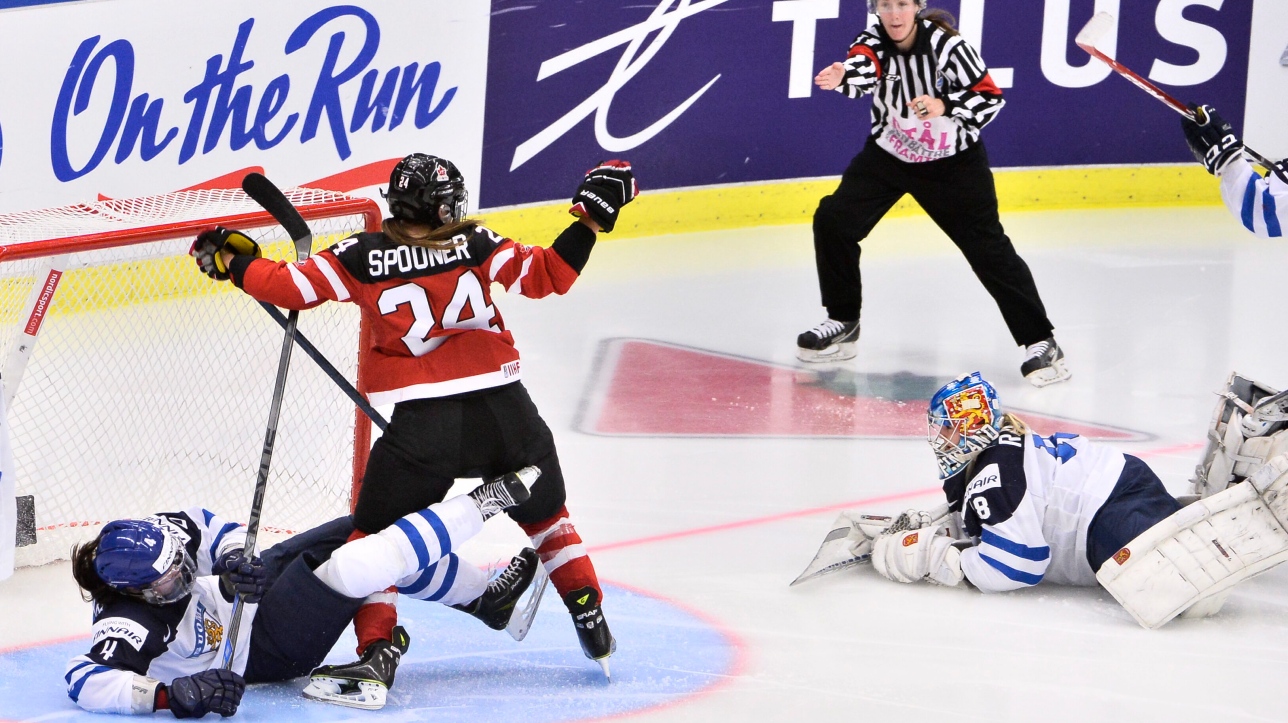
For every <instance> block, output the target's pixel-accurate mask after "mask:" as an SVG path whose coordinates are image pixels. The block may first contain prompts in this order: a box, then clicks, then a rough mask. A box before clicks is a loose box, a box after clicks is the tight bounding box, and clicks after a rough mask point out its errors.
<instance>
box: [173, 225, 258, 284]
mask: <svg viewBox="0 0 1288 723" xmlns="http://www.w3.org/2000/svg"><path fill="white" fill-rule="evenodd" d="M224 250H227V251H231V252H233V253H234V254H235V255H237V256H254V257H255V258H257V259H258V258H262V257H263V256H264V252H263V251H261V250H260V248H259V244H257V243H255V241H254V240H253V239H251V237H249V236H247V235H246V234H244V233H242V232H241V231H234V230H232V229H227V228H223V227H222V226H216V227H214V228H210V229H206V230H205V231H202V232H201V233H200V234H198V235H197V239H196V240H195V241H193V242H192V248H190V249H188V255H189V256H192V258H194V259H196V260H197V268H199V269H201V273H203V274H205V275H206V276H209V277H210V278H212V279H214V280H215V281H227V280H228V278H229V277H228V269H227V268H226V267H225V266H224V262H223V260H222V259H220V257H219V252H220V251H224Z"/></svg>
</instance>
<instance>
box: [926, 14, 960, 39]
mask: <svg viewBox="0 0 1288 723" xmlns="http://www.w3.org/2000/svg"><path fill="white" fill-rule="evenodd" d="M917 17H919V18H920V19H922V20H929V21H930V22H932V23H934V24H935V25H938V26H939V29H940V30H942V31H944V32H945V33H947V34H948V35H960V34H961V33H958V32H957V28H956V27H955V26H956V25H957V18H954V17H953V14H952V13H950V12H948V11H947V10H944V9H943V8H929V9H926V10H922V11H921V13H920V14H919V15H918V16H917Z"/></svg>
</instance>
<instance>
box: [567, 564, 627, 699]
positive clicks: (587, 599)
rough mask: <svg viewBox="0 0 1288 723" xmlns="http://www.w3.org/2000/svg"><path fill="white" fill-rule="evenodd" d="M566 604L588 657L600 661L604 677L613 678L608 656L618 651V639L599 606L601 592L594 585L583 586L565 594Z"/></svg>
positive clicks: (583, 650)
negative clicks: (614, 636) (615, 637)
mask: <svg viewBox="0 0 1288 723" xmlns="http://www.w3.org/2000/svg"><path fill="white" fill-rule="evenodd" d="M564 604H565V605H567V606H568V612H570V613H572V624H573V625H575V626H576V627H577V639H578V640H580V641H581V651H582V652H583V653H585V654H586V657H587V658H590V659H591V660H593V661H595V662H597V663H599V666H600V667H601V668H603V669H604V677H606V678H611V677H613V676H612V673H610V672H609V670H608V656H610V655H612V654H613V653H615V652H617V641H616V640H614V639H613V634H612V633H611V632H609V630H608V623H607V622H605V621H604V611H603V609H601V608H600V606H599V593H598V592H596V591H595V588H593V587H583V588H580V589H577V590H573V591H572V592H570V593H568V594H567V595H564Z"/></svg>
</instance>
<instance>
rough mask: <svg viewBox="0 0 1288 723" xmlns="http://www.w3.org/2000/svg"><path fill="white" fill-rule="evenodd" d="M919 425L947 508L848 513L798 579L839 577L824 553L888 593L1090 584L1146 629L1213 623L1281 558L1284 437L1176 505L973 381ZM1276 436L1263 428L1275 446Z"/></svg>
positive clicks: (1110, 453)
mask: <svg viewBox="0 0 1288 723" xmlns="http://www.w3.org/2000/svg"><path fill="white" fill-rule="evenodd" d="M1218 416H1220V415H1219V414H1218ZM927 418H928V422H929V440H930V444H931V447H932V448H933V449H934V453H935V457H936V460H937V461H938V463H939V468H940V479H942V480H943V486H944V493H945V496H946V497H947V501H948V505H947V506H946V507H945V508H942V509H940V510H937V511H932V512H918V511H915V510H911V511H909V512H907V513H904V514H903V515H901V516H900V517H899V518H898V519H896V520H890V519H889V518H875V517H871V516H853V515H843V516H842V519H841V520H838V525H837V527H838V529H837V530H834V531H833V533H832V534H830V535H829V536H828V541H825V543H824V548H823V549H822V550H820V556H819V558H816V561H815V563H813V564H812V565H811V568H810V569H807V570H806V573H804V574H802V576H801V578H798V581H800V580H803V579H808V578H809V577H811V576H816V575H818V574H822V573H823V572H824V571H830V569H837V568H839V567H844V566H846V560H844V559H841V557H840V556H833V557H832V558H831V559H827V554H828V553H827V552H826V551H827V549H828V547H829V545H831V546H832V547H833V549H834V550H835V549H842V548H843V549H845V550H846V551H847V552H848V553H849V557H848V561H849V562H850V564H853V563H857V562H860V561H862V560H861V559H860V558H861V557H862V556H863V555H865V554H866V555H870V559H871V561H872V563H873V566H874V567H875V568H876V570H877V572H879V573H880V574H881V575H883V576H884V577H887V578H889V579H891V580H894V581H896V582H904V583H912V582H919V581H922V580H928V581H930V582H934V583H938V584H940V585H948V586H955V585H958V584H961V583H963V582H965V583H967V584H969V585H970V586H973V587H975V588H978V589H979V590H981V591H984V592H1003V591H1007V590H1016V589H1020V588H1025V587H1031V586H1033V585H1037V584H1039V583H1042V582H1053V583H1057V584H1065V585H1088V586H1089V585H1095V584H1097V583H1099V584H1101V585H1103V586H1104V587H1105V588H1106V589H1108V590H1109V591H1110V592H1111V593H1112V594H1113V595H1114V596H1115V597H1116V598H1117V599H1118V600H1119V602H1120V603H1122V604H1123V606H1124V607H1125V608H1126V609H1127V610H1128V612H1130V613H1131V614H1132V616H1133V617H1135V618H1136V620H1137V621H1138V622H1140V623H1141V624H1142V625H1144V626H1145V627H1150V628H1153V627H1158V626H1160V625H1162V624H1164V623H1166V622H1167V621H1169V620H1171V619H1172V618H1173V617H1175V616H1176V615H1178V614H1181V613H1184V612H1186V611H1189V614H1190V615H1193V616H1197V615H1206V614H1212V613H1214V612H1216V611H1217V610H1219V608H1220V605H1221V603H1222V602H1223V601H1224V593H1225V592H1226V591H1227V590H1228V589H1229V587H1230V586H1232V585H1234V584H1235V583H1237V582H1239V581H1240V580H1243V579H1246V578H1248V577H1251V576H1252V575H1254V574H1257V573H1259V572H1263V571H1264V570H1267V569H1269V568H1270V567H1273V566H1274V565H1276V564H1278V563H1279V562H1283V561H1284V560H1285V559H1288V526H1285V524H1284V523H1283V522H1282V521H1283V520H1288V495H1285V494H1284V491H1285V489H1288V454H1283V452H1285V451H1288V432H1285V433H1284V434H1283V435H1282V436H1283V439H1280V440H1279V441H1280V442H1282V443H1283V444H1282V445H1280V446H1282V447H1285V448H1286V449H1283V450H1279V448H1278V447H1274V448H1273V449H1272V448H1271V447H1269V446H1268V447H1266V450H1263V451H1270V452H1274V451H1278V454H1277V456H1274V457H1273V458H1267V457H1263V458H1258V459H1257V460H1256V462H1259V464H1253V463H1252V458H1251V457H1247V456H1243V457H1241V458H1242V459H1243V460H1244V461H1245V462H1246V463H1247V464H1245V465H1244V469H1243V470H1242V471H1243V472H1244V473H1245V474H1247V475H1248V477H1247V478H1238V479H1235V478H1234V477H1230V478H1229V479H1226V477H1222V478H1221V479H1220V480H1218V481H1216V482H1214V483H1213V484H1212V485H1210V486H1208V487H1206V488H1204V489H1201V490H1199V491H1200V495H1195V496H1194V497H1201V499H1197V500H1196V499H1193V498H1191V499H1190V500H1187V501H1189V502H1191V503H1192V504H1190V505H1188V506H1185V507H1182V504H1181V502H1180V501H1178V500H1177V499H1175V498H1173V497H1172V495H1171V494H1169V493H1168V492H1167V490H1166V488H1165V487H1164V486H1163V484H1162V482H1161V481H1159V479H1158V477H1157V476H1156V475H1155V474H1154V472H1153V471H1152V470H1151V469H1150V468H1149V466H1148V465H1146V464H1145V463H1144V462H1142V461H1141V460H1140V459H1138V458H1136V457H1133V456H1131V455H1127V454H1123V453H1121V452H1118V451H1116V450H1114V449H1113V448H1111V447H1108V446H1106V445H1103V444H1099V443H1094V442H1090V441H1088V440H1087V439H1085V438H1083V437H1080V436H1078V435H1075V434H1063V433H1057V434H1054V435H1051V436H1049V437H1043V436H1040V435H1038V434H1036V433H1034V432H1032V431H1030V430H1029V429H1028V427H1027V426H1026V425H1025V424H1024V422H1023V421H1022V420H1020V419H1019V418H1018V417H1016V416H1015V415H1013V414H1008V413H1004V412H1003V411H1002V409H1001V408H1000V407H999V405H998V402H997V394H996V391H995V390H994V389H993V387H992V385H991V384H989V383H988V382H987V381H985V380H984V379H983V378H982V377H981V376H980V375H979V373H978V372H975V373H973V374H968V375H965V376H962V377H960V378H958V379H955V380H953V381H952V382H950V383H949V384H947V385H945V386H944V387H943V388H941V389H940V390H939V391H938V392H936V393H935V395H934V396H933V397H932V398H931V402H930V410H929V412H928V414H927ZM1227 419H1228V417H1227ZM1237 424H1238V423H1237V422H1236V426H1237ZM1276 425H1277V426H1276ZM1285 426H1288V423H1285V422H1283V421H1279V422H1274V423H1272V424H1270V425H1263V426H1261V427H1260V428H1259V430H1258V431H1259V432H1260V433H1261V434H1269V435H1270V436H1269V437H1267V438H1268V439H1278V436H1276V435H1278V433H1279V432H1280V431H1282V428H1283V427H1285ZM1241 449H1243V451H1244V452H1247V451H1248V450H1247V449H1246V448H1241ZM1213 456H1214V455H1211V454H1210V455H1209V458H1210V459H1211V458H1212V457H1213ZM1209 466H1210V465H1209ZM1227 482H1229V483H1232V484H1230V485H1229V486H1228V487H1227V484H1226V483H1227ZM1204 495H1205V496H1204ZM843 529H844V530H845V532H844V533H841V530H843ZM820 558H824V559H822V560H821V561H820Z"/></svg>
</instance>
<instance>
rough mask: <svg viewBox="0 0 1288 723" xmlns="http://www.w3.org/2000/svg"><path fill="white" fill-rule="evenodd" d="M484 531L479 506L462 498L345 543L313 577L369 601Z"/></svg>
mask: <svg viewBox="0 0 1288 723" xmlns="http://www.w3.org/2000/svg"><path fill="white" fill-rule="evenodd" d="M482 529H483V515H482V514H480V513H479V509H478V506H477V505H475V504H474V501H473V500H471V499H470V498H469V497H468V496H466V495H460V496H458V497H453V498H452V499H450V500H446V501H443V502H439V503H437V504H434V505H430V506H429V507H428V508H426V509H423V510H420V511H419V512H413V513H412V514H410V515H407V516H406V517H403V518H402V519H400V520H398V521H397V522H395V523H394V524H392V525H390V526H389V527H387V528H385V529H383V530H381V531H380V532H379V533H377V534H375V535H368V536H366V537H363V538H362V539H359V540H354V541H352V542H346V543H345V544H344V545H342V546H340V547H339V548H338V549H337V550H336V551H335V552H334V553H332V554H331V559H329V560H327V561H326V562H324V563H322V564H321V565H320V566H318V568H317V570H315V571H314V574H316V575H317V576H318V578H319V579H321V580H322V581H323V582H325V583H326V584H327V585H328V586H330V587H331V589H332V590H335V591H336V592H338V593H340V594H341V595H345V596H347V597H352V598H365V597H367V596H368V595H371V594H372V593H376V592H379V591H381V590H384V589H385V588H387V587H389V586H391V585H396V584H398V583H399V582H400V581H404V580H407V579H408V578H414V576H418V575H419V574H420V573H421V571H424V570H427V569H429V568H430V567H431V566H434V565H435V563H437V562H439V560H441V559H442V558H444V557H447V556H448V555H449V554H450V553H451V552H452V550H453V549H454V548H456V547H458V546H460V545H461V544H462V543H464V542H465V541H466V540H468V539H470V538H471V537H473V536H474V535H477V534H478V533H479V531H480V530H482ZM453 557H454V556H453ZM443 567H446V565H444V566H443ZM458 567H473V566H472V565H468V564H466V565H459V566H458ZM445 572H446V570H444V574H445ZM480 572H481V571H480ZM463 581H464V580H463ZM485 584H486V581H485ZM451 587H452V586H451V584H450V583H449V585H448V588H449V589H450V588H451ZM446 592H447V591H445V593H446ZM477 596H478V595H477V594H475V596H474V597H477ZM470 599H473V598H470Z"/></svg>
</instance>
